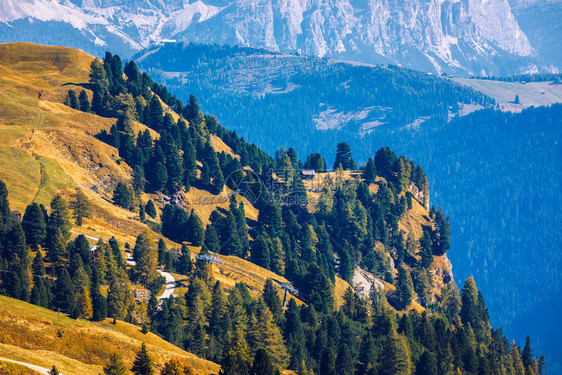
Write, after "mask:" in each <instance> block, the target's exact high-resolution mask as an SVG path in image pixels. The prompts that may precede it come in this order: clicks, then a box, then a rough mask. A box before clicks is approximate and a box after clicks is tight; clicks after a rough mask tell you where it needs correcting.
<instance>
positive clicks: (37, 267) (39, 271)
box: [31, 251, 45, 277]
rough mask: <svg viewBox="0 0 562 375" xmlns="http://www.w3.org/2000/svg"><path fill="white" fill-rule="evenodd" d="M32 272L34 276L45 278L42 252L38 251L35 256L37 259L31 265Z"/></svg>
mask: <svg viewBox="0 0 562 375" xmlns="http://www.w3.org/2000/svg"><path fill="white" fill-rule="evenodd" d="M31 271H32V272H33V275H34V276H39V277H41V276H45V262H44V260H43V254H41V251H38V252H37V254H35V258H33V264H32V265H31Z"/></svg>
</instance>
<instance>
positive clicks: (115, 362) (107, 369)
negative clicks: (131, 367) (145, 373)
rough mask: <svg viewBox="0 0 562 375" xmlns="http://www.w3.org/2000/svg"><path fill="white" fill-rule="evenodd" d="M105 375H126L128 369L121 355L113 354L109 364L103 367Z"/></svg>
mask: <svg viewBox="0 0 562 375" xmlns="http://www.w3.org/2000/svg"><path fill="white" fill-rule="evenodd" d="M103 373H104V375H126V374H127V368H126V367H125V364H124V363H123V361H122V360H121V357H120V356H119V354H116V353H114V354H112V355H111V357H110V358H109V363H108V364H107V365H105V366H104V367H103Z"/></svg>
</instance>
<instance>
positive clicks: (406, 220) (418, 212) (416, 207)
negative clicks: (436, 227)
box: [398, 199, 431, 240]
mask: <svg viewBox="0 0 562 375" xmlns="http://www.w3.org/2000/svg"><path fill="white" fill-rule="evenodd" d="M424 225H425V226H429V225H431V222H430V221H429V212H428V211H427V210H426V209H425V208H424V207H423V206H422V205H421V204H420V203H419V202H418V201H417V200H415V199H412V209H411V210H409V211H408V212H406V213H405V214H404V216H403V217H402V219H400V221H399V222H398V228H400V229H402V230H403V231H404V232H406V233H409V232H413V233H414V238H415V239H416V240H419V239H420V238H421V236H422V235H423V226H424Z"/></svg>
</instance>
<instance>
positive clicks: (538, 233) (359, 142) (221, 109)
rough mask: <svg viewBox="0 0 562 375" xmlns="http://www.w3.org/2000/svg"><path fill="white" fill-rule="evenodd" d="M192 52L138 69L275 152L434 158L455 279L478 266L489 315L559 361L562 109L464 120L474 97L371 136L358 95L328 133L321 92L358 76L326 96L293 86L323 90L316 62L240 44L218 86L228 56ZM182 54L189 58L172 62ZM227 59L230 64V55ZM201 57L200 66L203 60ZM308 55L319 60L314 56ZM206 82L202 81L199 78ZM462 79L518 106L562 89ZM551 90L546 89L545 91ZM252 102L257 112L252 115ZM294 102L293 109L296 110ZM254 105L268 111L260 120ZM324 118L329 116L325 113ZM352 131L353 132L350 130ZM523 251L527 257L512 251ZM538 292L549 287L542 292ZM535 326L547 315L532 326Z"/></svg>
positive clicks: (408, 81)
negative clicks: (192, 96)
mask: <svg viewBox="0 0 562 375" xmlns="http://www.w3.org/2000/svg"><path fill="white" fill-rule="evenodd" d="M165 51H174V53H170V54H169V56H170V58H169V59H166V58H165V57H166V56H167V54H166V53H164V52H165ZM185 51H186V54H185V55H183V54H182V53H181V52H182V49H177V50H176V49H174V48H173V47H172V46H165V47H162V48H161V49H159V50H158V51H157V52H155V53H154V54H153V55H150V56H147V57H146V58H144V59H143V58H141V63H140V65H141V66H143V67H144V68H146V69H147V70H150V71H151V73H153V74H159V76H160V77H162V79H163V80H165V81H166V82H167V83H168V85H169V88H170V90H171V91H172V92H173V93H174V94H176V95H178V96H180V97H186V95H187V93H189V92H194V93H196V94H198V96H199V97H200V100H201V103H202V106H204V108H213V109H212V110H213V112H214V113H215V114H216V115H217V116H218V117H219V118H220V120H221V121H222V122H223V123H224V124H225V125H226V126H228V127H231V128H233V129H236V130H237V132H238V133H239V134H240V135H242V136H244V137H245V138H246V139H248V140H249V141H255V142H257V143H258V144H259V145H260V146H261V147H264V148H265V149H266V150H270V152H273V151H275V148H277V147H278V146H277V145H278V144H279V143H282V144H285V145H287V146H288V145H292V146H293V147H295V148H296V150H297V152H298V153H299V154H301V155H307V154H309V153H311V152H318V151H319V152H321V153H322V155H323V156H324V157H325V158H326V159H327V163H328V167H330V166H331V163H332V160H333V156H334V153H333V150H334V148H335V144H337V142H340V141H347V142H349V143H350V144H351V146H352V147H353V155H354V157H355V158H356V160H357V161H366V160H367V158H368V157H370V156H371V155H372V154H373V153H374V150H376V149H378V148H379V147H381V146H383V145H390V146H391V147H392V148H393V149H396V150H399V151H400V153H402V154H404V155H408V156H409V157H412V158H414V159H415V160H416V161H418V162H420V163H421V164H422V165H424V166H426V168H427V174H428V178H429V179H430V181H431V182H432V183H433V185H432V186H433V189H432V203H433V204H436V205H443V206H444V207H450V209H451V211H450V215H451V221H452V223H453V230H452V235H451V241H452V244H453V245H452V246H453V248H454V249H457V250H456V251H453V252H451V253H450V254H449V257H450V258H451V259H452V262H453V265H454V270H455V274H456V275H457V277H459V279H463V278H464V277H466V276H468V275H470V274H473V273H475V272H478V274H475V278H476V280H477V281H478V283H479V285H482V287H483V289H484V290H485V291H486V292H488V293H489V294H491V295H493V297H489V298H488V302H489V308H490V316H491V318H492V320H493V321H495V322H497V323H498V324H503V325H505V326H506V327H505V328H506V330H508V332H510V333H513V334H514V335H517V337H518V339H519V340H522V339H523V337H524V335H525V334H527V333H529V334H531V335H532V336H533V337H535V336H539V335H540V336H539V337H540V344H539V345H540V347H541V350H542V351H543V352H545V354H548V353H552V354H551V355H550V356H549V357H551V358H556V357H559V355H557V354H555V353H557V352H556V350H557V346H556V345H555V344H553V342H552V341H551V338H552V337H553V336H552V335H551V334H550V333H548V329H547V328H546V327H548V326H551V325H554V326H555V325H556V324H554V323H552V318H551V316H550V315H549V313H548V311H549V309H548V308H547V307H546V306H548V305H549V302H544V301H556V300H557V299H558V296H559V293H560V287H559V285H560V281H561V279H560V277H559V276H557V275H556V274H555V272H554V273H552V272H553V271H554V270H556V269H558V268H559V265H558V264H559V263H558V262H559V257H558V249H559V245H558V244H559V242H560V241H561V240H562V239H561V238H560V233H559V232H556V231H554V232H553V231H551V230H550V228H552V227H557V223H558V221H559V220H560V219H559V212H560V210H561V209H562V203H561V202H560V194H559V192H560V189H561V187H560V181H562V179H561V178H562V177H561V175H560V170H561V169H560V158H559V155H560V149H559V147H560V144H561V142H562V141H561V138H560V121H559V116H560V106H559V105H554V106H552V107H550V108H546V107H542V108H535V109H529V110H527V111H526V112H525V113H524V114H520V115H517V114H510V113H499V112H494V111H486V112H480V113H479V112H476V113H473V114H471V115H468V116H467V117H462V116H463V115H467V114H469V113H470V112H473V111H475V110H478V109H481V108H482V106H479V105H469V104H468V102H467V103H466V104H464V108H463V109H461V110H459V117H460V118H459V119H455V118H454V116H450V117H449V118H447V116H446V115H445V114H443V112H445V111H443V108H441V109H438V111H443V112H441V113H442V115H441V116H436V117H435V118H433V119H424V118H421V119H420V120H424V121H417V122H414V119H412V120H410V121H408V122H407V123H404V124H403V125H406V124H409V123H412V126H409V127H404V126H401V127H400V126H399V127H398V129H397V128H396V127H394V128H392V127H385V126H378V127H375V128H374V129H373V130H372V132H371V134H370V136H362V137H359V136H357V132H356V129H357V128H355V127H354V123H356V122H360V121H365V122H369V121H370V120H369V119H368V118H367V119H365V118H363V119H359V120H357V119H356V118H355V119H354V118H352V116H349V115H348V116H344V115H342V112H343V114H346V113H347V114H355V115H357V114H360V113H361V111H362V110H364V109H365V107H367V105H368V104H366V103H365V102H363V101H359V100H355V102H354V103H355V105H356V107H355V108H354V110H349V107H347V110H340V111H334V112H335V115H340V116H333V122H331V123H333V124H335V125H336V126H338V128H337V130H330V129H325V130H322V131H319V130H318V129H316V126H315V125H316V124H317V122H314V119H315V115H316V118H318V119H323V120H326V119H330V116H324V117H321V116H319V115H318V113H320V112H321V111H322V110H323V109H322V107H320V105H319V103H322V99H324V97H323V96H322V95H324V94H323V93H325V92H336V91H337V90H338V89H339V88H340V87H341V86H344V85H345V87H346V88H348V89H349V88H353V87H354V85H358V83H357V82H354V80H353V79H352V78H353V75H352V74H351V73H349V72H347V74H342V75H341V76H340V77H339V79H338V80H335V79H331V80H319V81H321V82H322V83H323V84H324V83H325V82H328V83H326V84H325V86H320V87H322V90H318V92H320V93H318V92H316V94H315V95H306V94H305V93H306V92H307V91H305V89H303V87H295V86H296V84H299V85H303V86H304V87H305V88H307V87H306V86H305V84H308V85H309V86H314V85H316V84H317V82H316V80H315V79H313V78H314V77H317V74H318V73H317V72H316V71H315V70H314V69H313V68H308V67H305V68H303V67H301V66H302V65H305V63H304V62H302V63H301V64H300V65H299V64H297V63H292V64H291V63H289V61H290V60H298V59H297V58H296V57H285V56H283V55H281V56H277V57H275V55H271V56H270V57H268V58H267V59H266V58H265V57H262V60H260V59H258V58H257V57H255V59H252V56H253V55H252V54H251V53H247V52H246V54H248V55H249V56H246V57H241V55H243V51H237V52H236V54H232V55H230V57H231V58H230V61H231V65H230V68H231V70H232V72H233V73H232V74H231V75H226V76H224V75H223V76H222V77H223V78H224V77H226V78H225V79H224V80H222V81H221V83H222V85H221V86H220V87H219V85H218V84H217V85H213V80H214V77H216V76H218V74H217V73H218V72H221V73H222V70H221V69H217V68H216V67H215V66H214V65H213V63H212V62H209V61H208V60H206V56H213V58H215V59H216V60H218V61H226V60H227V59H226V58H225V57H224V56H220V55H218V54H217V55H213V54H212V53H210V52H209V51H205V52H204V53H195V52H196V51H197V49H195V48H193V47H191V49H190V48H189V47H185ZM187 52H192V53H187ZM256 54H257V55H260V54H261V55H263V54H264V53H263V52H257V53H256ZM173 57H182V58H181V59H179V60H180V61H177V60H176V61H174V59H173ZM223 58H224V59H225V60H221V59H223ZM197 60H200V61H201V64H198V63H194V62H196V61H197ZM303 60H305V59H304V58H303ZM182 61H183V62H182ZM280 61H283V62H285V63H286V64H287V66H288V67H285V68H284V69H285V70H286V71H288V72H289V73H287V74H285V75H281V74H278V72H276V71H275V69H274V68H273V67H275V65H276V64H280V65H281V64H282V63H281V62H280ZM305 61H306V63H308V64H311V65H312V64H313V63H312V62H311V61H310V60H308V59H306V60H305ZM223 65H225V64H223ZM289 67H290V68H289ZM298 69H301V71H306V72H307V76H306V77H308V80H305V79H300V80H298V81H297V80H294V79H293V78H292V77H294V76H295V75H297V74H298V73H293V70H295V71H297V72H298V71H299V70H298ZM356 69H363V70H367V69H368V68H367V67H361V68H356ZM350 70H351V69H350ZM255 72H262V74H261V75H258V74H255ZM203 77H204V79H203ZM242 77H243V78H244V79H242ZM254 77H265V78H261V79H257V78H254ZM197 78H199V81H203V82H204V84H196V82H197ZM418 79H420V78H419V77H418V76H416V75H408V76H406V77H404V80H405V82H401V84H402V85H403V86H401V87H403V89H401V90H400V92H399V93H400V94H401V93H404V92H408V88H409V87H417V86H416V85H417V84H418ZM424 79H429V78H427V77H426V78H424ZM455 80H456V81H458V82H461V83H463V84H466V85H470V86H472V87H473V88H475V89H478V90H482V91H483V92H485V93H486V94H487V95H488V96H490V97H493V98H494V99H495V100H496V103H497V104H499V105H500V108H502V109H508V110H514V111H515V112H519V111H521V110H522V109H524V108H527V107H529V106H532V105H535V106H539V105H543V106H544V105H549V104H553V103H560V102H561V99H560V94H559V93H560V89H561V87H562V86H561V85H559V84H556V85H551V84H550V82H532V83H526V84H522V83H517V82H501V81H491V80H476V79H474V80H472V79H455ZM217 81H218V79H217ZM363 81H365V80H363ZM441 81H442V79H441V78H432V79H431V82H437V83H438V82H441ZM303 82H305V83H304V84H303ZM367 82H368V81H367ZM386 82H388V81H386V80H379V81H373V82H372V83H370V84H369V83H367V84H365V86H366V87H365V89H364V91H365V92H367V93H369V94H371V93H373V92H376V90H382V89H384V88H387V86H386V85H385V83H386ZM205 84H208V85H209V88H207V87H205ZM210 87H213V90H211V89H210ZM236 89H239V90H241V91H242V92H244V91H247V94H240V93H237V94H236V95H234V94H231V92H233V91H235V90H236ZM307 89H308V88H307ZM211 91H212V92H213V93H214V95H215V96H216V97H215V98H213V97H210V98H209V99H207V97H206V95H202V94H199V93H203V92H211ZM229 91H231V92H229ZM543 91H545V94H542V92H543ZM516 95H519V96H520V100H521V104H515V103H513V101H514V99H515V96H516ZM363 97H367V96H365V95H364V96H363ZM386 97H389V98H391V99H392V100H390V103H386V104H385V107H386V106H388V107H390V106H394V107H397V108H402V107H401V106H400V103H399V102H400V99H401V97H400V96H399V94H397V93H392V94H388V95H386ZM302 98H306V99H304V100H303V99H302ZM399 98H400V99H399ZM431 98H432V99H434V100H435V101H437V102H439V101H440V100H442V99H441V98H440V97H439V96H438V95H437V96H431ZM510 102H511V103H510ZM224 103H227V104H226V105H225V104H224ZM341 103H345V100H344V99H341V98H338V100H334V101H333V102H332V105H333V106H336V105H341ZM357 103H360V104H359V105H357ZM416 103H419V102H416ZM434 104H435V103H434ZM414 105H415V104H412V105H410V107H409V108H406V107H403V110H402V111H401V112H402V113H405V112H406V111H407V110H408V109H411V108H412V107H413V106H414ZM342 107H343V108H346V107H344V106H343V105H342ZM459 107H461V106H459ZM246 108H252V111H247V110H245V109H246ZM287 108H291V110H290V111H287ZM336 108H337V107H336ZM459 109H460V108H459ZM253 113H258V114H259V115H257V116H256V117H255V118H254V117H253ZM303 113H305V114H306V116H303V115H302V114H303ZM437 113H439V112H437ZM326 114H327V115H331V114H332V113H331V112H328V111H326ZM451 114H452V113H451ZM439 117H441V118H439ZM242 119H244V120H242ZM352 120H353V121H352ZM326 123H330V122H327V121H326ZM264 124H267V126H268V132H263V131H261V129H263V126H264ZM348 129H350V130H355V131H350V132H348V131H347V130H348ZM270 135H271V138H270ZM547 160H548V162H546V161H547ZM544 202H548V204H546V205H545V203H544ZM499 212H502V214H498V213H499ZM522 233H525V234H524V235H522ZM539 239H540V240H539ZM514 252H515V253H517V254H522V255H524V257H528V258H521V257H519V256H515V257H514V256H513V253H514ZM546 254H548V255H546ZM500 259H501V260H500ZM523 259H527V260H523ZM543 261H544V263H542V262H543ZM534 262H538V263H542V264H543V265H542V266H539V267H537V269H536V270H535V269H534V268H533V270H532V271H531V270H529V267H528V265H529V264H534ZM475 270H478V271H475ZM546 270H548V271H546ZM535 271H536V272H535ZM537 290H541V291H548V292H545V293H543V292H541V293H536V292H535V291H537ZM500 296H501V297H500ZM507 300H510V301H515V300H517V301H518V302H515V303H513V304H510V303H506V301H507ZM550 303H552V302H550ZM531 316H545V319H538V320H534V319H529V318H528V317H531ZM534 322H545V323H544V325H542V324H537V325H535V324H534ZM546 322H549V323H546ZM554 337H555V336H554ZM556 366H557V367H556V368H560V364H558V363H557V364H556Z"/></svg>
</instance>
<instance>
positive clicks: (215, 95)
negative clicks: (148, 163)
mask: <svg viewBox="0 0 562 375" xmlns="http://www.w3.org/2000/svg"><path fill="white" fill-rule="evenodd" d="M137 60H138V62H139V66H140V67H141V68H143V69H145V70H146V71H148V72H149V73H150V74H151V75H152V76H154V77H157V78H158V79H159V80H161V81H162V82H165V83H166V85H167V86H168V87H169V89H170V90H171V91H172V92H173V93H174V94H175V95H177V96H178V97H180V98H184V99H187V98H188V97H189V95H190V94H191V93H193V94H194V95H196V96H197V97H200V98H201V104H202V105H203V106H204V107H205V108H206V109H208V110H209V111H210V112H212V113H215V114H217V115H218V116H219V118H220V120H221V121H223V122H224V123H225V124H228V127H229V128H230V129H233V130H236V131H237V132H239V133H240V134H243V135H244V136H245V137H247V138H251V139H252V140H253V141H254V142H257V143H259V144H260V145H262V147H264V149H265V150H266V151H267V152H269V153H274V152H275V151H276V149H277V148H278V147H279V143H281V144H284V145H286V146H287V147H289V145H291V146H292V147H295V148H296V149H297V150H299V151H301V150H302V152H303V153H304V152H313V151H319V152H321V153H322V154H323V155H327V156H329V158H332V157H333V156H334V150H335V146H336V145H337V143H338V142H339V141H340V140H346V139H349V140H351V139H355V138H357V137H358V136H366V135H368V134H370V133H372V132H373V131H375V130H377V129H378V128H391V129H398V128H402V127H411V128H415V127H418V126H419V125H420V124H421V123H423V122H424V121H426V120H427V119H428V118H430V117H433V116H439V117H441V118H447V117H448V116H449V115H454V114H457V113H459V112H461V111H463V106H465V105H466V106H467V107H471V106H475V107H476V108H481V107H485V106H489V105H493V104H494V101H493V99H491V98H489V97H487V96H485V95H483V94H482V93H480V92H477V91H474V90H472V89H470V88H467V87H465V86H460V85H459V84H457V83H455V82H452V81H450V80H446V79H441V78H438V77H435V76H433V75H428V74H425V73H421V72H417V71H413V70H408V69H403V68H399V67H396V66H382V65H379V66H364V65H357V64H347V63H337V62H334V61H332V60H326V59H319V58H313V57H302V56H294V55H282V54H277V53H272V52H269V51H264V50H256V49H250V48H238V47H228V46H216V45H195V44H187V45H186V44H181V43H178V44H167V45H164V46H162V47H158V48H155V49H153V50H149V51H146V52H145V53H141V54H140V55H139V56H137ZM249 108H252V110H248V109H249ZM289 108H290V110H288V109H289ZM264 126H267V131H263V127H264ZM356 153H357V151H356ZM373 153H374V150H372V152H369V153H366V152H365V150H363V149H360V150H358V155H359V156H360V158H361V160H366V157H368V156H367V155H368V154H373Z"/></svg>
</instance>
